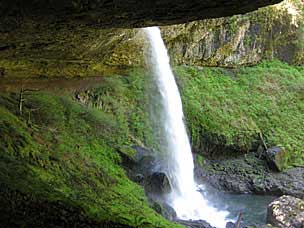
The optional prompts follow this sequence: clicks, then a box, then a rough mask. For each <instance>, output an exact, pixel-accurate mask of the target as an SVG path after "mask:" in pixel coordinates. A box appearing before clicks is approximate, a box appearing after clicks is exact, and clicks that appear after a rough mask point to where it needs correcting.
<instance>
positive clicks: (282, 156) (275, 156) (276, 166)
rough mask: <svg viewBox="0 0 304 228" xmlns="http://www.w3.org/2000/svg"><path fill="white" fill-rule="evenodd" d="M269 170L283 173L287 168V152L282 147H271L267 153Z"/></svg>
mask: <svg viewBox="0 0 304 228" xmlns="http://www.w3.org/2000/svg"><path fill="white" fill-rule="evenodd" d="M265 157H266V161H267V164H268V166H269V168H270V169H271V170H273V171H282V170H283V169H284V168H285V160H286V152H285V150H283V149H282V148H281V147H278V146H276V147H271V148H269V149H268V150H266V152H265Z"/></svg>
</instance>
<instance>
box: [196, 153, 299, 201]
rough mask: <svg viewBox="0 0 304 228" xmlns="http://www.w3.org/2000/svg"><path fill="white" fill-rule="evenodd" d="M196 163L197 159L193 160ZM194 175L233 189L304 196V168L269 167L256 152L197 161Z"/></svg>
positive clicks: (212, 183)
mask: <svg viewBox="0 0 304 228" xmlns="http://www.w3.org/2000/svg"><path fill="white" fill-rule="evenodd" d="M196 163H198V162H196ZM195 173H196V176H197V177H198V178H199V179H201V180H202V181H204V182H208V183H209V184H211V185H212V186H213V187H215V188H217V189H219V190H223V191H229V192H236V193H255V194H269V195H278V196H281V195H284V194H286V195H292V196H295V197H298V198H302V199H304V168H301V167H298V168H292V169H287V170H285V171H282V172H276V171H272V170H271V169H270V167H269V164H268V163H267V161H266V160H265V158H264V159H263V158H260V157H259V155H257V154H246V155H239V156H237V157H234V158H226V159H216V160H215V159H212V160H211V159H210V160H208V159H205V160H204V161H203V162H202V164H196V169H195Z"/></svg>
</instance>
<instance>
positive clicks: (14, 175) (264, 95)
mask: <svg viewBox="0 0 304 228" xmlns="http://www.w3.org/2000/svg"><path fill="white" fill-rule="evenodd" d="M175 71H176V75H177V76H178V83H179V85H180V87H181V92H182V99H183V103H184V109H185V114H186V120H187V126H188V128H189V133H190V135H191V140H192V143H193V146H194V147H196V148H197V149H201V148H202V147H201V146H202V145H205V143H206V142H207V143H208V142H211V143H220V145H221V146H222V148H224V149H225V148H226V146H231V145H232V146H233V147H234V148H236V149H238V150H240V151H242V152H247V151H249V150H250V149H251V148H252V147H253V145H256V144H257V142H258V143H261V140H263V141H264V142H265V143H266V144H267V146H268V147H270V146H275V145H276V146H281V147H283V148H284V149H285V151H286V154H287V156H286V158H284V159H285V163H286V166H287V167H288V166H303V165H304V157H303V156H304V151H303V148H304V147H303V141H302V139H303V138H304V126H303V122H304V102H303V100H304V92H303V91H304V68H303V67H292V66H289V65H287V64H283V63H281V62H278V61H272V62H263V63H261V64H259V65H257V66H255V67H243V68H239V69H222V68H207V67H206V68H203V69H197V68H194V67H185V66H179V67H176V68H175ZM127 75H128V76H122V75H113V76H109V77H105V78H104V80H103V81H102V82H101V83H100V86H99V87H98V88H96V89H90V90H88V91H85V92H79V93H77V94H76V95H75V94H72V95H71V94H65V95H60V96H59V95H55V94H53V93H51V92H43V91H29V92H27V93H25V94H24V96H23V99H24V100H23V102H22V113H20V109H19V107H20V103H19V99H20V97H19V94H18V93H10V94H7V93H1V94H0V104H1V106H0V149H1V153H0V183H3V184H5V185H7V186H8V187H9V188H10V189H18V190H19V191H21V192H24V193H30V194H33V195H34V196H36V197H40V198H42V199H47V200H49V201H51V202H53V201H57V200H60V201H63V202H65V203H66V204H68V205H74V206H79V207H81V208H82V209H83V210H84V211H85V212H86V214H87V215H88V216H90V217H92V218H94V219H97V220H99V221H113V222H119V223H123V224H128V225H131V226H134V227H136V226H137V227H176V226H177V225H176V224H172V223H170V222H168V221H166V220H165V219H163V218H161V217H160V216H159V215H158V214H157V213H156V212H155V211H153V210H152V209H151V208H149V207H148V203H147V200H146V198H145V194H144V191H143V189H142V188H141V187H140V186H138V185H137V184H135V183H133V182H131V181H130V180H129V179H128V178H127V176H126V174H125V172H124V170H123V169H122V167H121V158H120V153H125V154H127V155H128V156H133V155H134V150H133V149H132V148H131V146H132V145H142V146H146V147H149V148H156V147H157V145H155V140H154V137H155V136H153V131H152V128H151V126H150V121H149V118H148V113H147V111H146V108H147V107H146V105H147V104H148V94H146V93H145V92H144V91H145V83H146V80H147V78H149V77H147V75H146V74H145V73H144V71H143V70H140V69H135V70H133V71H131V72H128V73H127ZM25 89H31V88H25ZM73 98H74V99H73ZM76 100H77V101H76ZM197 161H198V163H199V164H200V165H202V164H203V157H202V156H198V158H197Z"/></svg>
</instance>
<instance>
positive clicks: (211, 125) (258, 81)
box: [176, 61, 304, 167]
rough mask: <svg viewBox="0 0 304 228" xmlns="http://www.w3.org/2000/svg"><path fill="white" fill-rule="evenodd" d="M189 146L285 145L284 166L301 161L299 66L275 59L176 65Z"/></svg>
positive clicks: (303, 115)
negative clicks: (246, 63) (236, 64)
mask: <svg viewBox="0 0 304 228" xmlns="http://www.w3.org/2000/svg"><path fill="white" fill-rule="evenodd" d="M176 75H177V76H178V79H179V84H180V87H181V91H182V98H183V103H184V109H185V113H186V119H187V125H188V128H189V133H190V135H191V140H192V144H193V147H194V149H195V151H197V152H204V153H207V154H209V155H211V154H212V153H216V152H220V153H224V154H225V153H229V152H231V151H235V152H236V151H238V152H240V151H241V152H249V151H251V150H256V149H257V147H258V145H263V141H264V143H266V144H267V146H268V147H271V146H281V147H283V148H285V150H286V152H287V155H286V158H285V159H286V161H285V162H286V164H285V165H286V167H287V166H289V165H291V166H293V165H294V166H303V165H304V150H303V148H304V144H303V138H304V135H303V132H304V128H303V127H304V126H303V123H304V100H303V99H304V69H303V67H291V66H289V65H287V64H284V63H281V62H279V61H272V62H263V63H261V64H259V65H257V66H255V67H243V68H240V69H235V70H233V69H232V70H229V69H223V68H207V67H206V68H203V69H200V70H198V69H196V68H193V67H177V68H176Z"/></svg>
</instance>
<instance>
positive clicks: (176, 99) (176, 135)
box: [144, 27, 228, 228]
mask: <svg viewBox="0 0 304 228" xmlns="http://www.w3.org/2000/svg"><path fill="white" fill-rule="evenodd" d="M144 31H145V33H146V35H147V37H148V40H149V42H150V50H151V56H150V60H149V61H150V64H151V65H152V70H153V74H154V75H155V77H156V83H157V88H158V90H159V92H160V94H161V101H160V102H161V108H162V112H163V113H162V115H163V117H164V118H163V120H162V121H163V122H162V126H163V128H164V129H163V130H164V132H165V134H164V141H165V143H164V144H165V150H166V151H164V152H165V153H167V155H168V176H169V179H170V183H171V185H172V192H171V193H170V195H169V196H168V203H169V204H170V205H171V206H172V207H173V208H174V209H175V211H176V213H177V216H178V218H180V219H184V220H200V219H201V220H206V221H208V222H209V223H210V224H211V225H213V226H216V227H218V228H222V227H225V224H226V222H227V221H226V217H227V215H228V212H226V211H219V210H217V209H216V208H214V207H212V206H211V205H210V203H209V202H208V201H207V200H206V199H205V198H204V197H203V195H202V194H201V193H200V192H198V191H197V190H198V186H197V184H196V183H195V180H194V164H193V157H192V152H191V147H190V143H189V139H188V136H187V131H186V128H185V124H184V114H183V108H182V102H181V98H180V94H179V91H178V87H177V84H176V82H175V78H174V75H173V72H172V70H171V67H170V61H169V57H168V54H167V49H166V47H165V44H164V42H163V40H162V37H161V33H160V29H159V28H158V27H150V28H144Z"/></svg>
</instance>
